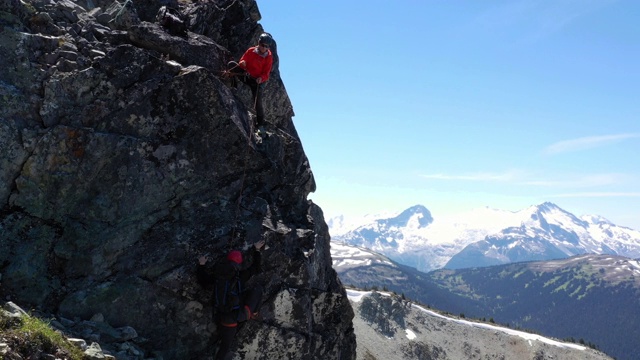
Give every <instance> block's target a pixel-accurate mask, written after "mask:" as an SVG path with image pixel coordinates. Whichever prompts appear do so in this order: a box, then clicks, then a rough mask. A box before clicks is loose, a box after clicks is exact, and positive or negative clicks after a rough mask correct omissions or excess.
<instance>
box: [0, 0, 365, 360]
mask: <svg viewBox="0 0 640 360" xmlns="http://www.w3.org/2000/svg"><path fill="white" fill-rule="evenodd" d="M163 5H167V6H172V7H176V8H180V10H181V11H182V12H183V14H185V16H186V17H187V18H188V19H189V29H190V32H189V33H188V35H187V36H186V37H179V36H172V35H170V34H169V33H168V32H166V31H165V30H164V29H163V28H161V27H160V26H159V25H157V24H155V23H154V18H155V15H156V12H157V10H158V9H159V8H160V7H161V6H163ZM259 19H260V13H259V10H258V7H257V4H256V2H255V0H235V1H224V0H215V1H207V2H194V3H191V2H185V1H180V2H178V1H170V0H165V1H149V0H137V1H133V2H132V1H129V0H128V1H125V2H122V3H120V2H118V1H108V0H76V1H71V0H60V1H51V0H30V1H19V0H0V65H1V66H0V152H1V153H2V154H3V156H2V157H1V158H0V249H1V251H0V279H1V288H0V293H1V295H2V296H3V297H5V298H10V299H11V300H14V301H16V302H18V303H20V304H22V305H23V306H31V307H33V308H36V309H39V310H41V311H43V312H47V313H52V314H58V315H59V316H61V317H66V318H78V319H84V320H89V319H91V317H92V316H94V315H95V314H98V313H100V314H102V315H103V316H104V321H105V322H108V323H109V324H110V325H111V326H113V327H114V328H123V327H126V326H129V327H132V328H135V329H136V331H137V332H138V333H139V334H138V335H139V336H140V337H143V338H145V339H147V341H146V342H144V343H143V344H140V345H139V346H140V347H141V349H142V351H146V353H143V354H140V358H141V359H142V358H149V357H151V356H152V354H151V353H150V351H152V350H153V351H155V353H154V354H155V355H154V356H158V358H163V359H206V358H211V357H212V356H213V354H214V353H215V349H216V335H217V331H216V326H215V323H214V322H213V320H212V316H211V313H212V309H211V291H210V290H207V289H204V288H202V287H200V286H199V285H198V284H197V282H196V280H195V264H196V261H197V257H198V256H200V255H203V254H205V255H207V256H209V257H210V258H211V260H212V262H214V261H216V260H217V259H220V258H222V257H223V256H224V254H225V253H226V252H227V251H228V250H229V249H232V248H239V247H247V246H250V245H251V244H252V243H253V242H255V241H257V240H259V239H261V238H263V239H266V241H267V247H268V248H267V249H265V250H264V251H263V266H262V267H263V270H264V271H263V273H262V274H261V275H260V276H259V277H257V278H256V279H255V281H257V282H259V283H260V284H261V285H262V286H263V288H264V289H265V294H264V295H265V296H264V298H265V301H264V302H263V304H262V307H261V309H260V313H261V317H262V320H261V321H250V322H248V323H246V324H245V325H244V326H243V327H242V328H241V329H240V332H239V334H238V336H237V347H236V358H238V359H274V358H279V359H309V358H317V359H320V358H322V359H353V358H354V357H355V335H354V333H353V327H352V323H351V319H352V317H353V311H352V309H351V307H350V304H349V302H348V299H347V297H346V294H345V291H344V288H343V287H342V284H341V283H340V281H339V280H338V278H337V276H336V273H335V271H334V270H333V269H332V268H331V257H330V253H329V234H328V230H327V227H326V224H325V221H324V218H323V214H322V211H321V209H320V208H319V207H318V206H317V205H315V204H313V203H312V202H311V201H309V200H307V195H308V194H309V193H310V192H312V191H314V190H315V183H314V179H313V174H312V172H311V169H310V165H309V161H308V159H307V158H306V156H305V153H304V150H303V147H302V144H301V142H300V139H299V137H298V135H297V133H296V131H295V127H294V126H293V122H292V117H293V115H294V113H293V109H292V106H291V103H290V101H289V98H288V96H287V93H286V90H285V87H284V84H283V83H282V80H281V79H280V77H279V74H277V73H275V74H272V77H271V79H270V80H269V81H268V82H267V83H266V84H265V88H264V97H263V101H264V107H265V115H266V121H267V122H268V123H269V126H268V127H267V130H266V132H264V133H262V134H261V135H260V136H259V137H257V136H256V135H255V134H254V131H253V130H254V129H252V126H251V124H252V116H253V114H252V111H253V110H252V109H251V106H252V105H251V104H252V102H251V99H250V97H251V92H250V90H249V89H248V88H247V87H246V86H245V85H244V84H239V85H238V86H237V88H234V87H233V86H231V83H230V82H229V81H228V79H226V78H225V77H224V76H222V71H223V70H224V68H225V66H226V63H227V61H228V60H231V59H237V58H238V57H239V56H240V55H241V54H242V52H243V51H244V50H245V49H246V48H247V47H248V46H251V45H252V44H253V43H254V42H255V41H256V39H257V37H258V35H259V34H260V33H261V32H262V31H263V29H262V26H261V25H260V24H259V23H258V22H257V21H258V20H259Z"/></svg>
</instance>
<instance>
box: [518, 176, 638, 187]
mask: <svg viewBox="0 0 640 360" xmlns="http://www.w3.org/2000/svg"><path fill="white" fill-rule="evenodd" d="M627 180H628V176H626V175H624V174H591V175H583V176H576V177H564V178H562V179H551V180H549V179H547V180H528V181H523V182H522V184H523V185H534V186H545V187H570V188H588V187H598V186H609V185H617V184H621V183H624V182H626V181H627Z"/></svg>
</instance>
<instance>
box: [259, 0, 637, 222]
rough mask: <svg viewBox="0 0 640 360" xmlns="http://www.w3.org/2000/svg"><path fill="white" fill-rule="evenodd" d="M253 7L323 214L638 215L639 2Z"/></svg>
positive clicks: (512, 0) (409, 1)
mask: <svg viewBox="0 0 640 360" xmlns="http://www.w3.org/2000/svg"><path fill="white" fill-rule="evenodd" d="M258 6H259V9H260V12H261V14H262V20H261V21H260V23H261V24H262V25H263V27H264V28H265V30H266V31H269V32H270V33H271V34H272V35H273V36H274V38H275V39H276V41H277V42H278V54H279V56H280V73H281V77H282V79H283V81H284V84H285V86H286V88H287V92H288V94H289V97H290V98H291V100H292V102H293V106H294V111H295V113H296V116H295V117H294V123H295V126H296V129H297V130H298V133H299V135H300V137H301V139H302V142H303V146H304V149H305V152H306V154H307V156H308V157H309V161H310V163H311V168H312V170H313V173H314V176H315V179H316V182H317V188H318V189H317V191H316V192H315V193H313V194H311V195H310V198H311V199H313V201H314V202H315V203H317V204H319V205H320V206H321V207H322V208H323V210H324V213H325V217H326V218H329V217H333V216H336V215H340V214H347V215H364V214H367V213H376V212H380V211H401V210H403V209H405V208H407V207H409V206H412V205H415V204H422V205H425V206H426V207H427V208H428V209H429V210H431V212H432V213H433V215H434V217H437V216H438V215H445V214H450V213H455V212H458V211H465V210H468V209H472V208H476V207H482V206H488V207H492V208H498V209H504V210H512V211H516V210H520V209H523V208H525V207H528V206H530V205H535V204H539V203H542V202H544V201H551V202H553V203H556V204H557V205H558V206H560V207H562V208H564V209H565V210H568V211H570V212H572V213H574V214H576V215H583V214H598V215H601V216H604V217H605V218H608V219H609V220H611V221H612V222H614V223H616V224H619V225H624V226H629V227H632V228H634V229H640V26H638V18H639V17H640V2H638V1H635V0H633V1H623V0H620V1H615V0H597V1H596V0H575V1H574V0H553V1H543V0H536V1H530V0H508V1H474V0H469V1H455V0H452V1H449V0H447V1H444V0H438V1H435V0H433V1H430V0H406V1H400V0H394V1H391V0H387V1H380V0H368V1H356V0H353V1H344V0H343V1H334V0H325V1H276V0H272V1H266V0H264V1H258Z"/></svg>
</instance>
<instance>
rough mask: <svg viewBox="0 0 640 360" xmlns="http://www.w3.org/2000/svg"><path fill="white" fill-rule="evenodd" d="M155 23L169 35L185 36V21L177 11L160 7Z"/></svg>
mask: <svg viewBox="0 0 640 360" xmlns="http://www.w3.org/2000/svg"><path fill="white" fill-rule="evenodd" d="M156 21H157V22H158V24H160V26H162V27H163V28H165V29H166V30H167V31H168V32H169V34H171V35H175V36H183V37H184V36H187V21H185V17H184V15H182V14H181V13H180V11H178V10H177V9H174V8H170V7H167V6H162V7H160V9H159V10H158V14H156Z"/></svg>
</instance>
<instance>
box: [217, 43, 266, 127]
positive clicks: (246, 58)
mask: <svg viewBox="0 0 640 360" xmlns="http://www.w3.org/2000/svg"><path fill="white" fill-rule="evenodd" d="M270 46H271V36H269V35H268V34H262V35H260V38H259V39H258V45H257V46H252V47H250V48H249V49H247V51H245V53H244V55H242V58H240V61H239V62H235V61H230V62H229V64H228V69H229V71H230V72H231V73H232V74H234V75H237V76H239V77H240V80H242V82H244V83H245V84H247V85H249V87H250V88H251V93H252V94H253V99H254V103H255V111H256V123H255V126H256V127H258V126H263V125H264V109H263V108H262V94H261V91H260V85H261V84H263V83H265V82H266V81H267V80H269V74H270V73H271V67H272V66H273V56H272V54H271V51H270V50H269V47H270Z"/></svg>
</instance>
